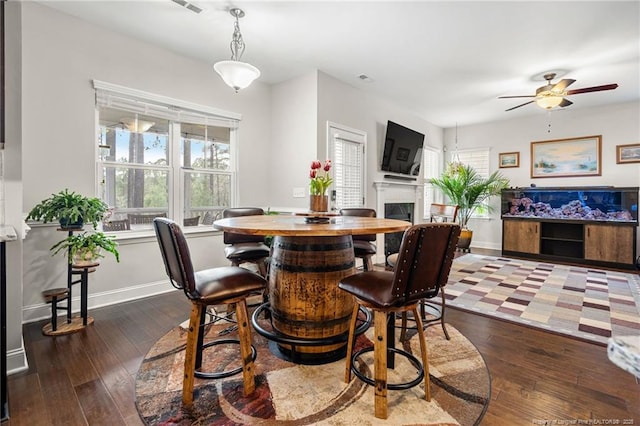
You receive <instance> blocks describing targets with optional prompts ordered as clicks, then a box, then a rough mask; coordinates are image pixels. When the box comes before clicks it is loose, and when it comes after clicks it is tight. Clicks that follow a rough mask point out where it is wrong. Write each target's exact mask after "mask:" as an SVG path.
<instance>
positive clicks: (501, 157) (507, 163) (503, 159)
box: [498, 152, 520, 169]
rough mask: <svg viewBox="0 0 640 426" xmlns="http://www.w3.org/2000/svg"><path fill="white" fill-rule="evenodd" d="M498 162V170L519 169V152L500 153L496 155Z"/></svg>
mask: <svg viewBox="0 0 640 426" xmlns="http://www.w3.org/2000/svg"><path fill="white" fill-rule="evenodd" d="M498 162H499V163H500V168H501V169H504V168H506V167H520V153H519V152H501V153H500V154H498Z"/></svg>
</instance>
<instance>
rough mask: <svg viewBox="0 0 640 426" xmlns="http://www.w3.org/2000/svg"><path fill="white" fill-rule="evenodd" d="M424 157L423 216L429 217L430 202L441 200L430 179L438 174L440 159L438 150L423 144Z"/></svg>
mask: <svg viewBox="0 0 640 426" xmlns="http://www.w3.org/2000/svg"><path fill="white" fill-rule="evenodd" d="M423 155H424V158H423V160H422V169H423V171H424V172H423V177H424V218H425V219H429V211H430V210H431V203H435V202H437V201H442V200H441V197H442V196H441V194H440V193H437V192H436V188H435V187H434V186H433V185H432V184H431V179H432V178H435V177H438V176H440V172H441V161H440V151H438V150H436V149H434V148H431V147H428V146H425V147H424V149H423Z"/></svg>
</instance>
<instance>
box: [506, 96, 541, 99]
mask: <svg viewBox="0 0 640 426" xmlns="http://www.w3.org/2000/svg"><path fill="white" fill-rule="evenodd" d="M535 97H536V95H516V96H498V99H510V98H535Z"/></svg>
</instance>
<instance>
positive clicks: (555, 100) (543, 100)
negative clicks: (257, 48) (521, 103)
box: [536, 95, 564, 109]
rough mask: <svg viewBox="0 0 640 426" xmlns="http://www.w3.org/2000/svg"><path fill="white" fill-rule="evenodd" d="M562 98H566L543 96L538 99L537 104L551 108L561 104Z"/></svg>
mask: <svg viewBox="0 0 640 426" xmlns="http://www.w3.org/2000/svg"><path fill="white" fill-rule="evenodd" d="M562 99H564V98H563V97H562V96H553V95H547V96H541V97H538V98H537V99H536V104H537V105H538V106H539V107H540V108H544V109H551V108H554V107H557V106H558V105H560V104H561V103H562Z"/></svg>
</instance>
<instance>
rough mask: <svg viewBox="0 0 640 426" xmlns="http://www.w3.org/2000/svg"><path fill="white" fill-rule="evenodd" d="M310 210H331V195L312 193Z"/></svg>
mask: <svg viewBox="0 0 640 426" xmlns="http://www.w3.org/2000/svg"><path fill="white" fill-rule="evenodd" d="M309 210H311V211H312V212H327V211H329V196H327V195H310V198H309Z"/></svg>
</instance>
